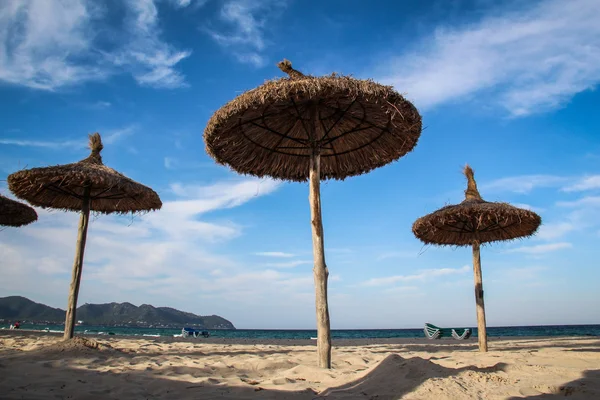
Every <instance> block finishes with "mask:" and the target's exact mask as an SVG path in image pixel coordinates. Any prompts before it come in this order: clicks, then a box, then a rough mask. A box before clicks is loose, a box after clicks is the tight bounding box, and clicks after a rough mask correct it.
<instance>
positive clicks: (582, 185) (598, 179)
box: [562, 175, 600, 192]
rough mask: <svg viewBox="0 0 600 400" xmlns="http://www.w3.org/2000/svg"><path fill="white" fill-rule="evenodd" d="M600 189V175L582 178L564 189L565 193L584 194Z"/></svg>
mask: <svg viewBox="0 0 600 400" xmlns="http://www.w3.org/2000/svg"><path fill="white" fill-rule="evenodd" d="M593 189H600V175H592V176H586V177H583V178H580V179H579V180H577V181H576V182H575V183H573V184H572V185H569V186H566V187H564V188H563V189H562V190H563V191H565V192H583V191H586V190H593Z"/></svg>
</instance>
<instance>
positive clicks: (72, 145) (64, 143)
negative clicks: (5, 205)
mask: <svg viewBox="0 0 600 400" xmlns="http://www.w3.org/2000/svg"><path fill="white" fill-rule="evenodd" d="M136 130H137V126H136V125H130V126H126V127H124V128H119V129H113V130H108V131H106V134H102V142H103V143H104V144H114V143H116V142H117V141H119V140H121V139H122V138H124V137H126V136H129V135H132V134H133V133H135V131H136ZM0 144H4V145H12V146H21V147H41V148H47V149H82V148H85V147H87V144H88V143H87V141H86V140H85V138H82V139H79V140H57V141H46V140H27V139H24V140H22V139H0Z"/></svg>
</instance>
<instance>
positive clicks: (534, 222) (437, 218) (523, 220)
mask: <svg viewBox="0 0 600 400" xmlns="http://www.w3.org/2000/svg"><path fill="white" fill-rule="evenodd" d="M464 174H465V175H466V177H467V189H466V190H465V200H463V201H462V203H460V204H457V205H449V206H446V207H442V208H440V209H439V210H437V211H435V212H433V213H431V214H428V215H426V216H424V217H421V218H419V219H417V220H416V221H415V223H414V224H413V227H412V231H413V233H414V235H415V236H416V237H417V238H418V239H420V240H421V241H422V242H424V243H426V244H436V245H441V246H472V247H473V272H474V275H475V302H476V304H477V332H478V333H477V336H478V340H479V350H480V351H483V352H485V351H487V349H488V346H487V333H486V326H485V306H484V303H483V283H482V277H481V258H480V256H479V247H480V245H481V244H485V243H492V242H499V241H507V240H513V239H517V238H524V237H528V236H531V235H533V234H534V233H535V232H536V230H537V229H538V227H539V226H540V224H541V223H542V219H541V218H540V216H539V215H537V214H536V213H534V212H533V211H529V210H525V209H522V208H517V207H514V206H511V205H510V204H507V203H493V202H487V201H485V200H483V199H482V198H481V196H480V195H479V191H478V190H477V183H476V182H475V176H474V174H473V170H472V169H471V167H469V166H468V165H467V166H465V169H464Z"/></svg>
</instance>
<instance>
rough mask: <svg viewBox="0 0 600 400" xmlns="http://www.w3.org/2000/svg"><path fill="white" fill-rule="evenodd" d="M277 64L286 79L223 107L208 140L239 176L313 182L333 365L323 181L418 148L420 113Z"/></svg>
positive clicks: (362, 83) (325, 349) (320, 304)
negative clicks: (324, 236) (323, 215)
mask: <svg viewBox="0 0 600 400" xmlns="http://www.w3.org/2000/svg"><path fill="white" fill-rule="evenodd" d="M278 67H279V68H280V69H281V70H282V71H283V72H285V73H286V74H287V75H288V77H285V78H280V79H275V80H271V81H267V82H265V83H264V84H263V85H261V86H259V87H257V88H255V89H252V90H250V91H247V92H245V93H243V94H241V95H240V96H238V97H236V98H235V99H234V100H232V101H230V102H229V103H227V104H225V105H224V106H223V107H222V108H221V109H219V110H218V111H216V112H215V113H214V115H213V116H212V117H211V118H210V120H209V121H208V124H207V126H206V129H205V131H204V141H205V143H206V151H207V152H208V154H209V155H210V156H212V157H213V158H214V159H215V160H216V161H217V162H218V163H219V164H223V165H228V166H229V167H231V168H232V169H233V170H235V171H237V172H239V173H242V174H250V175H255V176H258V177H266V176H269V177H272V178H276V179H283V180H289V181H295V182H304V181H307V180H309V181H310V185H309V202H310V207H311V220H312V223H311V225H312V237H313V255H314V262H315V264H314V269H313V272H314V280H315V291H316V309H317V331H318V334H317V353H318V363H319V366H321V367H324V368H330V367H331V334H330V327H329V308H328V304H327V277H328V274H329V273H328V270H327V266H326V264H325V254H324V246H323V226H322V221H321V196H320V181H321V180H322V179H340V180H343V179H344V178H347V177H349V176H354V175H360V174H364V173H367V172H369V171H371V170H372V169H375V168H377V167H381V166H383V165H386V164H388V163H390V162H392V161H395V160H398V159H399V158H400V157H402V156H404V155H405V154H407V153H408V152H410V151H411V150H412V149H413V148H414V147H415V146H416V144H417V141H418V139H419V136H420V134H421V116H420V115H419V112H418V111H417V109H416V108H415V107H414V106H413V105H412V104H411V103H410V102H409V101H407V100H405V99H404V98H403V97H402V96H401V95H400V94H398V93H397V92H396V91H394V90H393V89H392V87H391V86H384V85H380V84H378V83H375V82H373V81H371V80H360V79H354V78H351V77H348V76H340V75H336V74H332V75H329V76H322V77H314V76H308V75H304V74H302V73H301V72H299V71H297V70H295V69H293V68H292V64H291V62H289V61H287V60H283V61H282V62H280V63H279V64H278Z"/></svg>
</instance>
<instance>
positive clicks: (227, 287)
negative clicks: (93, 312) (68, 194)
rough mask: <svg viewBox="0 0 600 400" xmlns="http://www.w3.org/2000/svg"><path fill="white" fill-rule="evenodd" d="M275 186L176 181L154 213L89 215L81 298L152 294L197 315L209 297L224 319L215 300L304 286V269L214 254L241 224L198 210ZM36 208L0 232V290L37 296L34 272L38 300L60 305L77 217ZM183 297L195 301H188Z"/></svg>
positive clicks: (139, 298)
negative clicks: (172, 194)
mask: <svg viewBox="0 0 600 400" xmlns="http://www.w3.org/2000/svg"><path fill="white" fill-rule="evenodd" d="M259 187H260V189H259V190H257V189H258V188H259ZM277 187H278V184H277V183H276V182H274V181H261V180H259V179H243V180H236V181H230V182H221V183H218V184H215V185H211V186H184V185H178V190H177V192H178V193H179V194H177V195H176V198H175V199H173V200H167V201H164V202H163V208H162V210H160V211H158V212H153V213H149V214H144V215H140V216H136V217H135V219H134V220H133V221H131V220H130V219H129V218H127V217H117V216H99V217H94V218H92V219H91V222H90V228H89V234H88V243H87V247H86V259H85V264H86V265H85V268H84V271H85V272H84V274H83V283H82V291H81V299H82V302H85V301H90V302H106V301H131V302H134V303H149V302H152V303H153V304H155V305H158V304H156V301H154V300H152V299H156V298H157V297H160V301H161V302H164V303H163V304H165V303H167V304H173V305H177V306H178V308H182V309H189V310H190V311H193V312H198V313H200V312H202V310H206V309H207V307H206V306H205V305H202V301H201V298H202V297H201V296H217V297H219V299H220V300H219V301H215V302H211V306H210V310H209V311H210V313H211V314H212V313H221V315H223V316H225V317H227V314H226V312H227V310H226V309H223V308H221V307H222V306H223V304H229V305H230V306H231V308H230V309H234V305H235V307H237V308H238V309H239V303H238V302H239V301H241V300H245V301H247V302H252V301H255V300H256V299H258V298H262V297H263V296H266V297H269V296H271V298H273V296H275V295H281V296H282V295H283V292H284V291H287V292H289V293H290V294H293V295H295V293H296V292H297V291H304V290H305V289H308V290H310V288H311V280H312V275H311V274H303V275H300V274H297V273H292V272H289V273H281V272H277V271H272V270H266V271H252V270H248V267H247V266H246V265H238V264H237V262H236V261H235V260H234V258H233V257H232V256H230V255H221V254H219V252H218V250H216V249H215V246H214V244H213V243H214V242H215V241H219V242H222V241H224V240H228V239H231V238H233V237H236V236H238V235H240V234H241V233H242V230H241V228H240V227H239V226H238V225H236V224H235V223H233V222H226V221H225V222H224V221H222V220H221V221H217V222H209V221H206V214H208V213H210V212H212V211H216V210H224V209H228V208H232V207H237V206H241V205H242V204H245V203H247V202H249V201H252V200H253V199H255V198H257V197H260V196H264V195H268V194H270V193H272V192H273V191H274V190H276V189H277ZM38 214H39V221H38V222H37V223H36V224H32V225H30V226H28V227H26V229H19V230H16V231H14V232H13V233H14V234H13V233H11V235H10V236H5V237H3V240H2V243H1V244H0V258H2V259H3V279H2V280H1V282H0V291H2V292H7V291H8V290H10V292H11V293H21V294H26V295H28V296H29V297H32V298H33V299H40V298H39V295H38V294H35V293H34V291H30V292H31V293H30V292H28V290H29V289H28V287H30V286H31V282H32V281H31V279H32V278H31V277H32V276H38V277H40V279H43V280H44V287H45V289H46V282H49V285H50V283H52V285H50V286H51V287H50V288H48V290H47V291H45V293H44V296H45V297H43V298H41V299H40V300H43V299H46V298H48V299H50V298H51V299H50V300H49V301H50V302H51V303H52V304H54V305H59V306H62V305H63V304H62V303H63V296H64V297H65V299H66V294H67V289H68V281H69V279H70V268H71V265H72V261H73V260H72V257H73V250H74V246H75V240H76V233H77V223H78V215H77V214H76V213H63V212H56V211H55V212H49V211H47V210H42V209H39V210H38ZM42 277H43V278H42ZM308 278H310V279H308ZM54 283H56V286H55V285H54ZM15 291H16V292H15ZM279 291H281V293H279ZM249 293H254V297H253V298H252V299H250V300H249V299H247V298H246V299H244V296H245V295H247V294H249ZM190 298H195V299H200V300H199V301H198V302H195V304H194V306H193V307H190V306H189V299H190ZM232 299H233V300H232ZM221 300H222V301H221ZM283 303H284V304H285V301H284V302H283ZM186 304H187V305H188V306H187V307H186ZM236 304H237V305H236ZM234 322H235V321H234Z"/></svg>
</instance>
